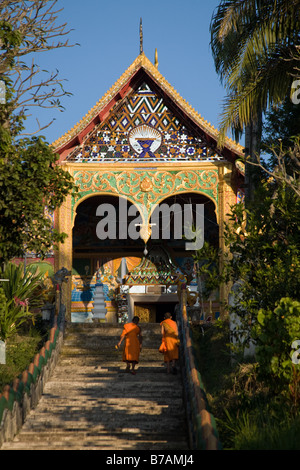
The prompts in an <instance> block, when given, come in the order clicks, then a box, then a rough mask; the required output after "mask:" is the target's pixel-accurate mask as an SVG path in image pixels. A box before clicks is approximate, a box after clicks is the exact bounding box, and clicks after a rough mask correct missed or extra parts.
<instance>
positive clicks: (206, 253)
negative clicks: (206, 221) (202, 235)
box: [193, 242, 221, 299]
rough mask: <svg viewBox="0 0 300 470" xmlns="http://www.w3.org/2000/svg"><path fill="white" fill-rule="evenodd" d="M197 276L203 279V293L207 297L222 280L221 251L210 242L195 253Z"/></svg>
mask: <svg viewBox="0 0 300 470" xmlns="http://www.w3.org/2000/svg"><path fill="white" fill-rule="evenodd" d="M193 258H194V261H195V264H196V270H197V276H198V277H199V278H200V279H201V281H202V283H201V286H202V289H203V290H202V294H203V297H204V298H205V299H207V298H208V297H209V295H210V294H211V292H213V291H214V290H215V289H217V288H218V287H219V285H220V282H221V276H220V273H219V253H218V250H216V249H215V248H214V247H213V246H211V245H210V244H209V243H208V242H204V244H203V247H202V248H201V250H198V251H196V252H195V254H194V255H193Z"/></svg>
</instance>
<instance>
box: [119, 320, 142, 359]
mask: <svg viewBox="0 0 300 470" xmlns="http://www.w3.org/2000/svg"><path fill="white" fill-rule="evenodd" d="M140 334H141V329H140V327H139V326H137V325H136V324H135V323H125V325H124V328H123V332H122V334H121V338H122V337H123V336H125V347H124V349H123V361H124V362H134V363H138V362H139V357H140V344H141V343H140V340H139V336H140Z"/></svg>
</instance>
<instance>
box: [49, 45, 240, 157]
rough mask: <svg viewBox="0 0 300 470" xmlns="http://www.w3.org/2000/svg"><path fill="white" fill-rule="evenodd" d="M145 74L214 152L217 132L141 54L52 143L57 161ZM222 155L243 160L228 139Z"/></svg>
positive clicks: (81, 141)
mask: <svg viewBox="0 0 300 470" xmlns="http://www.w3.org/2000/svg"><path fill="white" fill-rule="evenodd" d="M145 74H146V75H147V76H148V77H149V78H150V79H151V80H152V82H153V84H154V85H155V86H157V87H158V89H159V90H160V91H161V92H162V93H163V94H164V96H165V97H166V98H167V99H168V101H169V103H172V104H173V105H174V106H175V107H176V109H177V110H178V112H179V113H180V115H181V116H182V117H184V118H185V119H188V120H189V122H191V123H192V124H193V125H194V126H196V127H197V128H200V129H201V131H202V132H203V133H204V135H205V137H206V140H207V142H208V143H209V144H210V145H211V146H212V147H213V148H216V143H217V140H218V135H219V132H218V130H217V129H216V128H215V127H214V126H213V125H212V124H210V123H209V122H207V121H206V120H205V119H204V118H203V117H202V116H201V115H200V114H199V113H198V112H197V111H195V110H194V108H193V107H192V106H191V105H190V104H189V103H188V102H187V101H186V100H185V99H183V98H182V97H181V96H180V94H179V93H178V92H177V91H176V90H175V89H174V88H173V87H172V86H171V85H170V84H169V83H168V82H167V80H166V79H165V78H164V77H163V76H162V75H161V73H160V72H159V71H158V69H157V67H156V66H155V65H153V64H152V63H151V62H150V60H149V59H148V58H147V57H146V56H145V54H144V52H141V53H140V54H139V56H138V57H137V58H136V59H135V61H134V62H133V63H132V64H131V66H130V67H129V68H128V69H127V70H126V71H125V72H124V73H123V75H122V76H121V77H120V78H119V79H118V80H117V81H116V82H115V84H114V85H113V86H112V87H111V88H110V89H109V90H108V91H107V92H106V93H105V95H104V96H103V97H102V98H101V99H100V100H99V101H98V102H97V103H96V104H95V106H94V107H93V108H91V109H90V111H89V112H88V113H87V114H86V115H85V116H84V117H83V118H82V119H81V120H80V121H79V122H78V123H77V124H76V125H75V126H74V127H73V128H72V129H70V130H69V131H68V132H66V133H65V134H64V135H62V136H61V137H60V138H59V139H57V140H56V141H54V142H53V143H52V146H53V147H54V149H55V151H56V152H57V153H60V155H61V157H62V158H61V160H63V159H64V157H65V156H66V155H67V154H68V153H69V152H70V151H72V150H73V149H74V148H76V147H77V146H78V145H80V144H82V143H83V142H84V139H85V138H86V136H87V135H88V134H89V133H90V132H91V131H92V130H93V129H94V128H95V126H96V125H99V124H101V123H102V122H104V121H105V119H106V118H107V117H108V116H109V114H110V113H111V112H112V110H113V109H115V108H116V106H117V105H119V104H120V103H121V102H122V101H123V100H124V98H126V96H128V94H129V93H131V92H132V90H133V89H134V88H136V86H137V84H138V83H141V81H142V80H144V77H145ZM222 154H223V155H224V157H225V158H228V159H229V160H236V158H239V157H241V156H243V155H244V154H243V147H242V146H241V145H239V144H237V143H236V142H235V141H233V140H232V139H230V138H228V137H226V139H225V144H224V148H223V149H222Z"/></svg>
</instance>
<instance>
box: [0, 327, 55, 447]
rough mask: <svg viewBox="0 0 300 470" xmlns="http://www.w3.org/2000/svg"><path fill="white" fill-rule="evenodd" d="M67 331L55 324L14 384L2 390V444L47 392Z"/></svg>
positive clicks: (0, 399)
mask: <svg viewBox="0 0 300 470" xmlns="http://www.w3.org/2000/svg"><path fill="white" fill-rule="evenodd" d="M62 342H63V334H62V333H61V332H60V331H59V329H58V328H57V327H54V328H51V330H50V333H49V339H48V341H47V342H46V343H45V345H44V346H43V347H42V349H41V350H40V352H39V353H37V354H36V355H35V356H34V359H33V361H32V362H31V363H30V364H29V367H28V369H27V370H25V371H24V372H23V373H22V374H20V376H19V377H18V378H16V379H15V380H14V381H13V383H12V384H11V385H5V386H4V388H3V392H2V394H0V448H1V447H2V445H3V443H4V442H7V441H10V440H12V439H13V438H14V436H15V435H16V434H17V433H18V431H19V430H20V429H21V427H22V426H23V424H24V422H25V419H26V417H27V415H28V413H29V412H30V411H31V410H32V409H34V408H35V407H36V406H37V404H38V402H39V400H40V398H41V396H42V393H43V387H44V384H45V383H46V382H47V380H48V379H49V377H50V375H51V373H52V371H53V369H54V367H55V365H56V362H57V359H58V356H59V352H60V348H61V345H62Z"/></svg>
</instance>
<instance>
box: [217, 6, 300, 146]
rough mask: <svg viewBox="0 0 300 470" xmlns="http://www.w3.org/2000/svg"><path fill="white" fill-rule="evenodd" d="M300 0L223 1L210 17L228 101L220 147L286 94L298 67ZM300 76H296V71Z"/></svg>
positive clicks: (254, 121) (219, 70)
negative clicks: (232, 132) (229, 135)
mask: <svg viewBox="0 0 300 470" xmlns="http://www.w3.org/2000/svg"><path fill="white" fill-rule="evenodd" d="M299 7H300V0H222V1H221V3H220V5H219V6H218V8H217V9H216V12H215V13H214V15H213V18H212V21H211V25H210V31H211V48H212V53H213V57H214V61H215V66H216V71H217V73H218V75H219V76H220V79H221V82H222V83H223V84H224V85H225V87H226V89H227V91H228V96H227V97H226V99H225V103H224V110H223V113H222V118H221V123H220V141H219V143H220V144H222V142H223V140H224V137H225V134H226V131H227V130H228V129H229V128H230V127H231V128H232V127H233V128H234V130H236V131H241V130H243V129H244V128H245V126H248V125H251V124H253V123H256V122H258V121H259V119H260V114H261V112H264V111H266V110H267V109H269V108H270V107H271V106H273V105H275V104H278V103H280V102H281V101H283V100H284V99H285V97H286V96H287V95H288V94H289V93H290V90H291V85H292V82H293V79H294V75H295V70H297V66H298V64H299V51H298V48H297V46H298V44H299V32H300V8H299ZM298 75H299V72H298Z"/></svg>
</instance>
